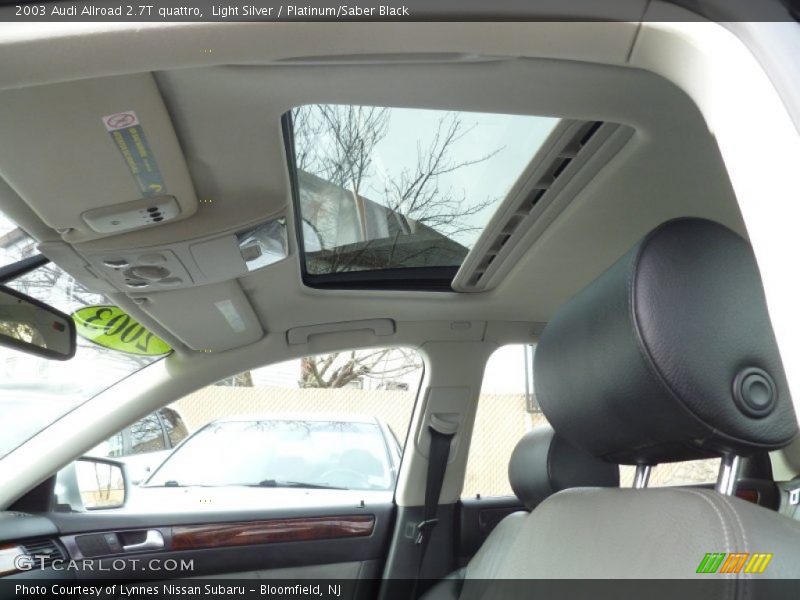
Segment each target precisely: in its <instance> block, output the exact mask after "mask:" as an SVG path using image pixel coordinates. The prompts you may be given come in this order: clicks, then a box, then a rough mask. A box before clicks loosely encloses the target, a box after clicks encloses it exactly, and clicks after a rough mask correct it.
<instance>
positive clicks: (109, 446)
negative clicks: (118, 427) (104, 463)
mask: <svg viewBox="0 0 800 600" xmlns="http://www.w3.org/2000/svg"><path fill="white" fill-rule="evenodd" d="M86 454H87V455H88V456H99V457H106V458H119V457H121V456H125V445H124V439H123V437H122V432H121V431H120V432H118V433H116V434H115V435H112V436H111V437H110V438H108V439H107V440H104V441H102V442H100V443H99V444H97V446H95V447H94V448H92V449H91V450H90V451H89V452H87V453H86Z"/></svg>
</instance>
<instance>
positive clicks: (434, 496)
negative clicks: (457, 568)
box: [414, 415, 458, 579]
mask: <svg viewBox="0 0 800 600" xmlns="http://www.w3.org/2000/svg"><path fill="white" fill-rule="evenodd" d="M457 431H458V425H457V424H451V423H449V422H447V421H443V420H442V419H438V418H436V416H435V415H431V424H430V425H428V432H429V433H430V436H431V445H430V450H429V451H428V474H427V477H426V481H425V507H424V510H423V516H422V521H420V522H419V523H418V524H417V532H416V538H415V539H414V543H415V544H416V545H418V546H419V547H420V549H419V563H418V565H417V574H416V575H417V579H419V578H420V575H421V572H422V561H423V559H424V558H425V551H426V550H427V549H428V543H429V542H430V538H431V534H432V533H433V529H434V528H435V527H436V524H437V523H438V522H439V520H438V519H437V518H436V513H437V511H438V510H439V496H440V495H441V493H442V484H443V483H444V475H445V472H446V471H447V461H448V458H449V457H450V445H451V443H452V441H453V438H454V437H455V435H456V432H457Z"/></svg>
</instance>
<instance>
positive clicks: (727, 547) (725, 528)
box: [675, 489, 736, 599]
mask: <svg viewBox="0 0 800 600" xmlns="http://www.w3.org/2000/svg"><path fill="white" fill-rule="evenodd" d="M675 491H677V492H686V493H689V494H692V495H693V496H697V497H698V498H701V499H702V500H703V501H704V502H705V503H706V504H708V505H709V506H711V508H713V509H714V512H715V513H717V517H718V518H719V521H720V523H721V524H722V533H723V535H724V536H725V552H726V553H730V551H731V542H730V537H729V536H728V526H727V525H726V524H725V517H723V515H722V511H720V510H719V508H718V507H717V505H716V504H714V503H713V502H712V501H711V498H709V497H708V496H706V495H705V494H701V493H700V492H698V491H696V490H686V489H683V490H675ZM730 597H731V598H734V599H735V597H736V581H735V580H734V581H733V587H732V588H731V595H730Z"/></svg>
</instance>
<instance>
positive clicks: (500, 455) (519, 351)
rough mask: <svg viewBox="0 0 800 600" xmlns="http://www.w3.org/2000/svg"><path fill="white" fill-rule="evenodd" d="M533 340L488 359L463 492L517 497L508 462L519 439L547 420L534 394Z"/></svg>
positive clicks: (471, 495)
mask: <svg viewBox="0 0 800 600" xmlns="http://www.w3.org/2000/svg"><path fill="white" fill-rule="evenodd" d="M534 351H535V346H533V345H530V344H512V345H509V346H503V347H502V348H498V349H497V350H496V351H495V352H494V354H492V356H491V357H490V358H489V360H488V361H487V363H486V369H485V370H484V375H483V385H482V386H481V395H480V399H479V400H478V412H477V414H476V416H475V425H474V427H473V430H472V440H471V441H470V446H469V457H468V459H467V471H466V477H465V480H464V489H463V492H462V497H464V498H467V497H475V496H476V495H478V494H480V495H481V496H513V495H514V492H513V491H512V490H511V484H510V483H509V482H508V461H509V459H510V458H511V452H512V451H513V450H514V446H515V445H516V444H517V441H518V440H519V439H520V438H521V437H522V436H523V435H525V433H527V432H528V431H530V430H531V429H532V428H533V427H535V426H536V425H539V424H542V423H546V419H545V417H544V415H543V414H542V412H541V410H540V409H539V405H538V404H537V403H536V398H535V396H534V395H533V369H532V366H533V352H534Z"/></svg>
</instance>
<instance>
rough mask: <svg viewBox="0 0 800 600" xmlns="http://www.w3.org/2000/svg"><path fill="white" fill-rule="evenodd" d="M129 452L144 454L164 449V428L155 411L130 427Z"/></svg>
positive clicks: (165, 447)
mask: <svg viewBox="0 0 800 600" xmlns="http://www.w3.org/2000/svg"><path fill="white" fill-rule="evenodd" d="M130 432H131V433H130V435H131V454H145V453H147V452H157V451H158V450H166V449H167V446H166V444H165V443H164V430H163V428H162V427H161V420H160V419H159V418H158V415H157V414H156V413H153V414H151V415H148V416H146V417H145V418H144V419H141V420H139V421H136V423H134V424H133V425H131V428H130Z"/></svg>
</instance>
